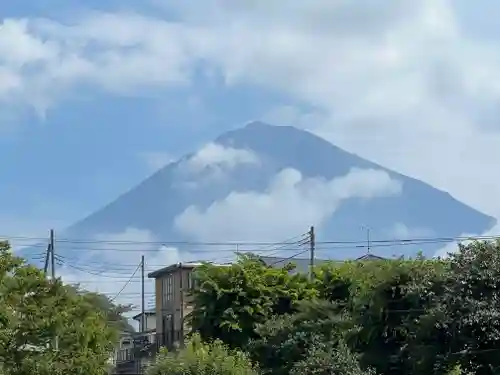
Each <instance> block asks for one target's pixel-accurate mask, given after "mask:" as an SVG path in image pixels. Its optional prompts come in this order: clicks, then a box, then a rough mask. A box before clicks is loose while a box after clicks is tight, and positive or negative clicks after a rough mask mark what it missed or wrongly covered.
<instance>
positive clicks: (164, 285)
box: [148, 262, 223, 348]
mask: <svg viewBox="0 0 500 375" xmlns="http://www.w3.org/2000/svg"><path fill="white" fill-rule="evenodd" d="M201 264H202V263H194V262H193V263H176V264H172V265H170V266H167V267H164V268H161V269H159V270H157V271H154V272H151V273H150V274H149V275H148V277H149V278H154V279H155V298H156V301H155V302H156V341H157V342H158V344H159V345H160V346H166V347H168V348H171V347H173V346H174V345H177V344H179V343H181V342H182V341H183V338H184V335H185V334H186V333H188V332H189V326H188V325H187V324H186V319H185V318H186V316H187V315H188V314H189V313H190V312H191V306H190V302H191V301H190V296H189V291H190V290H191V289H192V288H193V286H194V285H193V282H194V279H193V270H194V269H195V268H196V267H198V266H200V265H201ZM220 266H223V265H220Z"/></svg>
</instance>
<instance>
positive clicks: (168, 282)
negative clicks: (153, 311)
mask: <svg viewBox="0 0 500 375" xmlns="http://www.w3.org/2000/svg"><path fill="white" fill-rule="evenodd" d="M163 294H164V297H165V301H172V300H173V299H174V283H173V277H172V275H168V276H167V277H166V278H164V279H163Z"/></svg>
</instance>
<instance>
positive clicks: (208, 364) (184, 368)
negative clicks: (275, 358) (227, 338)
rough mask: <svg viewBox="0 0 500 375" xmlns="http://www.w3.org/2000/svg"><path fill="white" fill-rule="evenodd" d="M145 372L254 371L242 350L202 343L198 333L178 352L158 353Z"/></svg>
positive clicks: (251, 374) (248, 374)
mask: <svg viewBox="0 0 500 375" xmlns="http://www.w3.org/2000/svg"><path fill="white" fill-rule="evenodd" d="M147 374H148V375H257V374H258V370H257V368H256V367H254V366H253V365H252V363H251V361H250V360H249V358H248V357H247V355H246V354H244V353H243V352H241V351H235V350H231V349H229V348H228V347H227V346H225V345H224V344H223V343H222V342H221V341H220V340H216V341H214V342H212V343H210V344H207V343H203V342H202V341H201V338H200V337H199V335H194V336H193V337H192V339H191V341H189V342H188V343H187V345H186V347H185V348H183V349H181V350H180V351H179V352H177V353H168V352H167V351H163V352H162V353H160V354H159V355H158V357H157V358H156V361H155V363H154V364H153V365H152V366H151V367H150V368H149V369H148V372H147Z"/></svg>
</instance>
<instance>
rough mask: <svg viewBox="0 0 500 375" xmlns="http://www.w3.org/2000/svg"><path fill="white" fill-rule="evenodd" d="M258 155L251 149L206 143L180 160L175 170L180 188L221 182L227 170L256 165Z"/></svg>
mask: <svg viewBox="0 0 500 375" xmlns="http://www.w3.org/2000/svg"><path fill="white" fill-rule="evenodd" d="M260 162H261V160H260V159H259V156H258V155H257V154H256V153H255V152H253V151H252V150H247V149H237V148H233V147H229V146H223V145H221V144H218V143H213V142H212V143H208V144H206V145H205V146H203V147H202V148H201V149H200V150H199V151H198V152H196V153H195V154H194V155H191V156H190V157H188V158H186V159H184V160H182V161H181V162H180V163H179V165H178V167H177V172H178V173H179V178H180V179H181V181H182V182H181V186H182V188H187V189H198V188H200V187H202V186H206V185H207V184H211V183H214V182H218V183H223V182H224V179H226V178H227V177H228V174H227V172H229V171H231V170H233V169H234V168H236V167H237V166H241V165H258V164H259V163H260Z"/></svg>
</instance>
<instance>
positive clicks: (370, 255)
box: [356, 254, 387, 260]
mask: <svg viewBox="0 0 500 375" xmlns="http://www.w3.org/2000/svg"><path fill="white" fill-rule="evenodd" d="M385 259H387V258H383V257H379V256H378V255H373V254H365V255H363V256H361V257H359V258H357V259H356V260H385Z"/></svg>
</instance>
